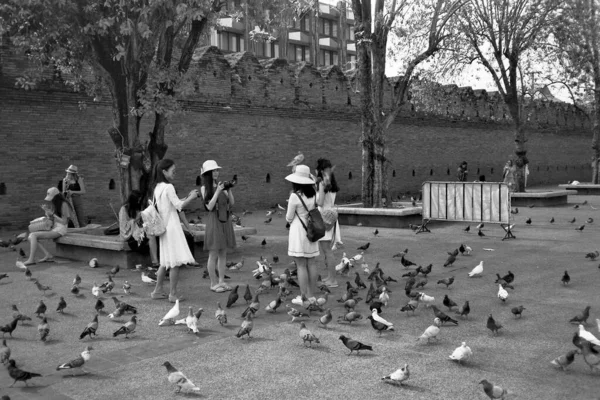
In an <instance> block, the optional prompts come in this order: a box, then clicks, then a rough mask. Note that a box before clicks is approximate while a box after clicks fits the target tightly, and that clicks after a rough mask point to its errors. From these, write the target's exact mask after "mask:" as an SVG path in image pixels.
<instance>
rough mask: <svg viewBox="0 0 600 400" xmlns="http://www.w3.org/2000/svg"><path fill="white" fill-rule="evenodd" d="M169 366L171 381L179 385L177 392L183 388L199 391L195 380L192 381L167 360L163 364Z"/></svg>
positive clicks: (186, 390) (189, 390) (184, 389)
mask: <svg viewBox="0 0 600 400" xmlns="http://www.w3.org/2000/svg"><path fill="white" fill-rule="evenodd" d="M163 365H164V366H165V367H166V368H167V372H168V373H169V376H168V378H169V382H171V383H174V384H175V385H177V390H176V391H175V393H179V392H181V391H182V390H183V391H185V392H199V391H200V388H199V387H198V386H196V385H194V382H192V381H190V380H189V379H188V378H187V377H186V376H185V375H184V374H183V372H181V371H178V370H177V369H176V368H175V367H173V366H172V365H171V363H170V362H168V361H165V363H164V364H163Z"/></svg>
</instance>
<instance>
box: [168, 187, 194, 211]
mask: <svg viewBox="0 0 600 400" xmlns="http://www.w3.org/2000/svg"><path fill="white" fill-rule="evenodd" d="M164 191H165V195H166V196H167V199H169V201H170V202H171V204H173V207H175V208H176V209H177V211H181V209H182V208H183V207H185V206H187V205H188V204H190V202H191V201H192V200H194V199H195V198H197V197H198V192H197V191H196V190H192V191H191V192H190V194H188V196H187V197H186V198H184V199H183V200H181V199H180V198H179V197H177V194H176V193H175V187H174V186H173V185H172V184H170V183H169V184H167V187H166V188H165V189H164Z"/></svg>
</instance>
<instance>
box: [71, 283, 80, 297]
mask: <svg viewBox="0 0 600 400" xmlns="http://www.w3.org/2000/svg"><path fill="white" fill-rule="evenodd" d="M79 292H80V291H79V286H77V285H73V286H72V287H71V294H72V295H74V296H79Z"/></svg>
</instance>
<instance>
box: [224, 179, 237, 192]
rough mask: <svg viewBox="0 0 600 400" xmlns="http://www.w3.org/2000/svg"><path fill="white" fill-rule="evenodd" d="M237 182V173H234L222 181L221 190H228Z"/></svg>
mask: <svg viewBox="0 0 600 400" xmlns="http://www.w3.org/2000/svg"><path fill="white" fill-rule="evenodd" d="M236 183H237V175H234V176H233V178H232V179H231V180H230V181H225V182H223V190H229V189H231V188H232V187H234V186H235V185H236Z"/></svg>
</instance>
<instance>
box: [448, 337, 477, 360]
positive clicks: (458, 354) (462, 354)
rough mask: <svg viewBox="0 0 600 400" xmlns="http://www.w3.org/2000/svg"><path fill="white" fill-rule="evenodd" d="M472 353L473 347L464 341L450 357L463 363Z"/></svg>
mask: <svg viewBox="0 0 600 400" xmlns="http://www.w3.org/2000/svg"><path fill="white" fill-rule="evenodd" d="M472 355H473V352H472V351H471V348H470V347H469V346H467V343H466V342H462V345H460V346H459V347H457V348H456V349H455V350H454V351H453V352H452V354H450V359H451V360H454V361H458V362H459V363H461V364H462V362H463V361H467V360H468V359H469V357H471V356H472Z"/></svg>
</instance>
